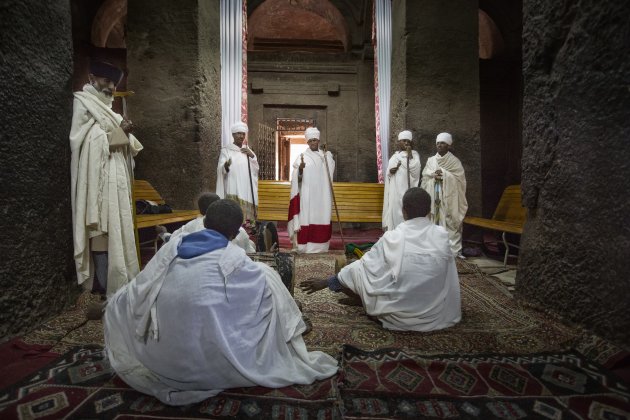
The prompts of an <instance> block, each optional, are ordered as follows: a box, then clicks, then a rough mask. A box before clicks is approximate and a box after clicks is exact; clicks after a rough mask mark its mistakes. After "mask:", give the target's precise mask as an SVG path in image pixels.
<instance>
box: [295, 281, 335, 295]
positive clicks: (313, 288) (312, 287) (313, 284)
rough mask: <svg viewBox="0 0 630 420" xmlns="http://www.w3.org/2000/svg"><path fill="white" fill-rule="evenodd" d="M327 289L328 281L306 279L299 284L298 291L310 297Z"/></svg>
mask: <svg viewBox="0 0 630 420" xmlns="http://www.w3.org/2000/svg"><path fill="white" fill-rule="evenodd" d="M327 287H328V279H308V280H304V281H303V282H302V283H300V289H302V290H303V291H305V292H306V294H308V295H310V294H312V293H315V292H318V291H320V290H323V289H325V288H327Z"/></svg>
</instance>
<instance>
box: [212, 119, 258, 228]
mask: <svg viewBox="0 0 630 420" xmlns="http://www.w3.org/2000/svg"><path fill="white" fill-rule="evenodd" d="M247 131H248V128H247V124H245V123H244V122H237V123H235V124H233V125H232V138H233V139H234V143H232V144H230V145H229V146H226V147H223V148H221V154H220V155H219V163H218V165H217V188H216V193H217V195H218V196H219V197H221V198H230V199H232V200H234V201H236V202H237V203H239V204H240V206H241V208H242V209H243V213H244V214H245V219H244V220H251V221H254V220H256V214H257V205H258V169H259V166H258V159H257V158H256V155H255V154H254V152H253V151H252V150H251V149H250V148H248V147H247V146H246V147H243V142H244V141H245V137H246V136H247Z"/></svg>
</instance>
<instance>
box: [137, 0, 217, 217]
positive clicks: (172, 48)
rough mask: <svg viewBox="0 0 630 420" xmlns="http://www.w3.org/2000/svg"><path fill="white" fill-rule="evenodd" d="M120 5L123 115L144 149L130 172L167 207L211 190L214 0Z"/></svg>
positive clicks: (143, 0) (188, 204)
mask: <svg viewBox="0 0 630 420" xmlns="http://www.w3.org/2000/svg"><path fill="white" fill-rule="evenodd" d="M172 5H173V3H172V2H171V1H168V0H159V1H154V0H138V1H133V2H129V5H128V21H127V23H128V33H127V45H128V50H127V66H128V68H129V76H128V87H129V89H131V90H133V91H135V92H136V95H135V96H134V97H132V98H131V99H130V100H129V116H130V119H132V121H134V125H135V126H136V130H135V134H136V135H137V137H138V139H139V140H140V141H141V142H142V144H143V145H144V147H145V149H144V150H143V151H142V152H141V153H140V155H139V156H138V158H137V160H136V165H137V166H136V178H140V179H147V180H148V181H149V182H151V183H152V184H153V186H154V187H155V188H156V189H157V190H158V191H159V192H160V193H161V194H162V196H163V197H164V199H165V200H166V202H167V203H169V204H171V206H172V207H174V208H195V207H196V205H195V204H194V199H195V197H196V196H197V194H199V193H200V192H201V191H203V190H208V189H211V190H214V188H215V184H216V164H217V159H218V151H219V149H220V142H221V140H220V128H221V118H220V110H221V99H220V49H219V45H220V43H219V36H220V35H219V1H218V0H211V1H201V0H182V1H179V2H178V3H177V7H172Z"/></svg>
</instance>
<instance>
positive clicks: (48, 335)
mask: <svg viewBox="0 0 630 420" xmlns="http://www.w3.org/2000/svg"><path fill="white" fill-rule="evenodd" d="M335 255H340V252H336V253H331V254H328V255H326V254H324V255H321V254H312V255H297V256H296V263H295V271H296V272H295V284H296V286H295V287H294V297H295V298H296V299H297V300H300V301H301V302H302V304H303V311H304V314H305V315H306V316H308V317H309V319H310V320H311V321H312V323H313V331H312V332H311V333H310V334H308V335H306V336H305V337H304V339H305V341H306V344H307V346H308V347H309V349H311V350H321V351H325V352H327V353H329V354H330V355H332V356H334V357H337V356H338V355H339V354H340V351H341V348H342V345H343V344H349V345H352V346H355V347H358V348H361V349H363V350H376V349H382V348H392V347H393V348H399V349H401V350H414V351H417V352H421V353H422V354H427V355H429V354H472V353H512V354H518V353H522V354H525V353H536V352H550V351H558V350H568V349H571V348H574V349H576V350H578V351H580V352H581V353H583V354H585V355H587V356H588V357H589V358H591V359H592V360H594V361H596V362H599V363H602V364H605V363H607V362H609V361H610V360H612V358H615V357H617V355H618V354H620V353H623V352H622V349H620V348H618V347H617V346H615V345H613V344H611V343H609V342H607V341H605V340H602V339H600V338H598V337H597V336H594V335H593V334H590V333H589V332H587V331H583V330H581V329H579V328H575V327H570V326H567V325H565V324H563V323H562V322H560V321H558V320H556V319H554V318H553V317H552V316H551V315H549V314H546V313H542V312H539V311H536V310H534V309H532V308H529V307H527V306H525V305H522V304H521V303H519V302H518V301H515V300H514V299H513V298H511V297H510V295H509V293H507V291H506V289H505V287H504V286H503V285H501V284H500V282H498V281H496V280H495V279H493V278H492V277H488V276H487V275H485V274H483V273H482V272H481V271H480V270H479V269H478V268H477V267H476V266H474V265H472V264H469V263H467V262H466V261H461V260H458V272H459V276H460V283H461V291H462V321H461V322H460V323H459V324H458V325H456V326H455V327H452V328H449V329H446V330H442V331H434V332H429V333H419V332H397V331H389V330H385V329H383V328H381V327H380V326H379V325H378V324H377V323H375V322H373V321H370V320H369V319H368V318H367V317H366V315H365V312H364V310H363V308H362V307H357V306H348V305H343V304H341V303H339V300H340V299H343V298H344V297H345V295H343V294H342V293H333V292H330V291H328V290H323V291H321V292H318V293H315V294H312V295H306V294H305V293H304V292H302V290H301V289H299V288H298V287H297V285H298V284H299V283H300V282H301V281H303V280H306V279H308V278H311V277H326V276H329V275H331V274H333V273H334V267H335V260H334V256H335ZM94 302H98V298H97V297H96V296H93V295H90V294H87V293H86V294H83V295H82V296H81V297H80V298H79V300H78V302H77V304H76V305H75V307H74V308H72V309H71V310H69V311H66V312H65V313H63V314H61V315H60V316H58V317H56V318H54V319H52V320H50V321H48V322H45V323H43V324H42V325H41V326H39V327H38V328H36V329H35V330H34V331H32V332H31V333H29V334H27V335H26V336H25V337H23V341H24V342H26V343H27V344H40V345H50V346H52V348H51V351H52V352H56V353H59V354H63V353H65V352H66V351H68V350H69V349H70V348H72V347H75V346H82V345H87V344H93V345H100V346H102V345H103V326H102V322H101V321H88V320H86V319H85V312H86V308H87V306H88V305H89V304H90V303H94Z"/></svg>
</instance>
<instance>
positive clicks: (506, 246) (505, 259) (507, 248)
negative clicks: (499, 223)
mask: <svg viewBox="0 0 630 420" xmlns="http://www.w3.org/2000/svg"><path fill="white" fill-rule="evenodd" d="M501 239H503V245H505V256H504V257H503V267H505V268H507V260H508V256H509V255H510V244H509V243H508V241H507V238H506V237H505V232H503V234H502V235H501Z"/></svg>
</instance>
